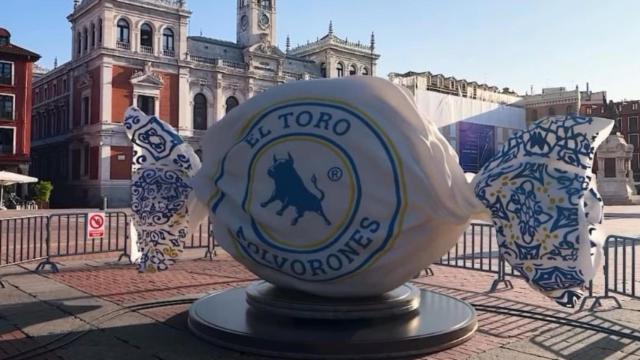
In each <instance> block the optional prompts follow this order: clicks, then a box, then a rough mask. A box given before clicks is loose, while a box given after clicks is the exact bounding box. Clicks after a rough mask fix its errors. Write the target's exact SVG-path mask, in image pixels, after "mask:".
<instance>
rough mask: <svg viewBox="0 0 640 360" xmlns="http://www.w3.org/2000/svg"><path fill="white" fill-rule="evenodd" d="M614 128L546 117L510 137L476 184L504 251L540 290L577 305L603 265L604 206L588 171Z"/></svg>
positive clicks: (607, 123)
mask: <svg viewBox="0 0 640 360" xmlns="http://www.w3.org/2000/svg"><path fill="white" fill-rule="evenodd" d="M612 126H613V122H612V121H611V120H608V119H603V118H592V117H580V116H575V115H568V116H555V117H548V118H545V119H542V120H539V121H537V122H535V123H534V124H533V125H532V126H531V127H530V128H529V129H528V130H526V131H523V132H520V133H517V134H515V135H514V136H512V137H511V138H510V139H509V140H508V142H507V143H505V145H504V146H503V147H502V149H501V150H500V152H499V153H498V154H497V155H496V156H495V157H494V158H492V159H491V160H490V161H489V162H488V163H487V164H485V166H484V167H483V168H482V169H481V171H480V172H479V174H478V175H477V176H476V177H475V178H474V179H473V186H474V190H475V193H476V196H477V198H478V199H479V200H480V201H482V203H483V204H484V205H485V206H486V207H487V208H488V209H489V210H490V211H491V217H492V220H493V224H494V226H495V229H496V234H497V238H498V245H499V247H500V253H501V255H502V256H504V258H505V260H506V261H507V262H508V263H509V264H510V265H511V267H512V268H514V269H515V270H516V271H517V272H518V273H520V274H521V275H522V276H523V277H524V278H525V280H526V281H527V282H528V283H529V284H530V285H531V286H532V287H533V288H535V289H536V290H538V291H540V292H542V293H543V294H545V295H546V296H548V297H550V298H553V299H554V300H555V301H556V302H557V303H558V304H560V305H562V306H565V307H574V306H575V304H576V303H577V302H578V301H579V300H580V298H581V297H582V289H584V287H585V286H586V285H588V282H589V281H590V280H591V279H592V278H593V276H594V275H595V272H596V269H598V268H599V267H600V262H601V260H602V258H603V256H602V246H603V243H604V241H603V240H604V239H603V238H602V237H601V236H600V235H599V232H598V231H597V225H598V224H599V223H601V221H602V210H603V203H602V199H601V197H600V196H599V194H598V192H597V188H596V182H595V177H594V175H593V174H592V172H591V167H592V163H593V158H594V154H595V150H596V149H597V147H598V145H599V144H600V143H601V142H602V141H603V140H604V139H605V138H606V136H607V135H608V134H609V132H610V130H611V128H612Z"/></svg>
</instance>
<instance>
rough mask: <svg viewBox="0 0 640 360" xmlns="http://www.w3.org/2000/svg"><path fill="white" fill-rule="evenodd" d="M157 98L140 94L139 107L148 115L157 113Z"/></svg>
mask: <svg viewBox="0 0 640 360" xmlns="http://www.w3.org/2000/svg"><path fill="white" fill-rule="evenodd" d="M155 100H156V99H155V98H154V97H153V96H144V95H138V108H139V109H140V110H142V112H143V113H145V114H147V115H155V114H156V101H155Z"/></svg>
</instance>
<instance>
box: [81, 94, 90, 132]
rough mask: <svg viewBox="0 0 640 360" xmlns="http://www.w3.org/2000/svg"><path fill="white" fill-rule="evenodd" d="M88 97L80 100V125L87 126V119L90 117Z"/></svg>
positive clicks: (88, 120)
mask: <svg viewBox="0 0 640 360" xmlns="http://www.w3.org/2000/svg"><path fill="white" fill-rule="evenodd" d="M89 106H90V105H89V97H88V96H85V97H83V98H82V123H83V124H85V125H86V124H88V123H89V122H90V119H89V117H90V116H91V109H90V108H89Z"/></svg>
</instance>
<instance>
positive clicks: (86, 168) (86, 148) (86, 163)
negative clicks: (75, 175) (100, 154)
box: [82, 144, 90, 176]
mask: <svg viewBox="0 0 640 360" xmlns="http://www.w3.org/2000/svg"><path fill="white" fill-rule="evenodd" d="M89 156H90V155H89V145H88V144H87V145H85V146H84V169H83V170H84V171H83V172H82V175H84V176H89Z"/></svg>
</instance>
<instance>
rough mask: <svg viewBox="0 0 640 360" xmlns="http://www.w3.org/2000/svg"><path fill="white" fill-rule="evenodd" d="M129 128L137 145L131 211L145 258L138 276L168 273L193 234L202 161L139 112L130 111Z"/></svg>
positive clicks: (163, 127) (175, 135) (166, 126)
mask: <svg viewBox="0 0 640 360" xmlns="http://www.w3.org/2000/svg"><path fill="white" fill-rule="evenodd" d="M124 127H125V130H126V132H127V135H128V136H129V138H130V139H131V142H132V144H133V164H132V178H131V209H132V211H133V214H134V216H133V219H134V225H135V228H136V230H137V231H138V235H139V236H138V246H139V248H140V251H141V253H142V255H141V258H140V264H139V270H140V271H141V272H155V271H162V270H167V269H168V268H169V266H171V265H172V264H173V263H174V262H175V259H176V258H177V257H178V256H179V255H180V254H181V253H182V252H183V247H184V241H185V239H187V238H188V237H189V236H190V233H191V232H190V227H189V226H190V224H189V221H190V219H189V217H190V216H189V207H190V206H189V205H190V201H193V197H194V196H192V193H193V188H192V186H191V184H190V182H189V180H190V178H191V177H192V176H193V175H194V174H195V173H196V172H197V171H198V170H199V169H200V166H201V165H200V160H199V159H198V157H197V155H196V154H195V153H194V152H193V149H192V148H191V146H189V145H188V144H186V143H185V142H184V141H183V140H182V138H181V137H180V136H179V135H178V133H177V131H176V130H175V129H174V128H173V127H171V126H170V125H169V124H167V123H165V122H163V121H161V120H160V119H158V118H157V117H155V116H147V115H145V114H144V113H143V112H142V111H140V110H139V109H137V108H135V107H131V108H129V109H128V110H127V112H126V114H125V121H124ZM192 220H193V219H192Z"/></svg>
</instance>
